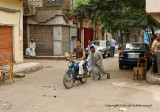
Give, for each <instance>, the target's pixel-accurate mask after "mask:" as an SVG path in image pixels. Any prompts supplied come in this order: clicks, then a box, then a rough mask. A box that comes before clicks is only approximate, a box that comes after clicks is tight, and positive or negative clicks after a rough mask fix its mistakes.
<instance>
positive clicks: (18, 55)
mask: <svg viewBox="0 0 160 112" xmlns="http://www.w3.org/2000/svg"><path fill="white" fill-rule="evenodd" d="M11 61H13V62H16V63H21V62H23V1H22V0H1V1H0V64H6V63H8V62H11Z"/></svg>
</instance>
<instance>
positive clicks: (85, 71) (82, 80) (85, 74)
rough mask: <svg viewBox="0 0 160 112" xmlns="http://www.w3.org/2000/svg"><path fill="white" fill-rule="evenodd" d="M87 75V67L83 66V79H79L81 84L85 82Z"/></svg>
mask: <svg viewBox="0 0 160 112" xmlns="http://www.w3.org/2000/svg"><path fill="white" fill-rule="evenodd" d="M87 76H88V70H87V68H85V70H84V75H83V79H80V82H81V83H82V84H85V83H86V82H87Z"/></svg>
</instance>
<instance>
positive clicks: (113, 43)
mask: <svg viewBox="0 0 160 112" xmlns="http://www.w3.org/2000/svg"><path fill="white" fill-rule="evenodd" d="M109 42H111V57H114V53H115V46H116V43H117V42H116V41H115V40H114V39H110V40H109Z"/></svg>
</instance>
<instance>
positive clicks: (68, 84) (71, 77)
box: [63, 60, 88, 89]
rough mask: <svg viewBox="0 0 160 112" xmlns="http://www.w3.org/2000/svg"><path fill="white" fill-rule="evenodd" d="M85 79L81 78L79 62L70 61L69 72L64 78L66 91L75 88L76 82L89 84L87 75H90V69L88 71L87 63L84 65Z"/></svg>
mask: <svg viewBox="0 0 160 112" xmlns="http://www.w3.org/2000/svg"><path fill="white" fill-rule="evenodd" d="M83 70H84V74H83V78H81V76H80V74H79V60H74V61H72V60H69V64H68V70H67V71H66V73H65V75H64V77H63V84H64V86H65V88H66V89H70V88H72V87H73V85H74V83H75V81H78V82H79V81H80V82H81V83H82V84H85V83H86V82H87V75H88V69H87V62H85V63H84V64H83Z"/></svg>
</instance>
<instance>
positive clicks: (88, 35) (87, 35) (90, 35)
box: [84, 28, 93, 48]
mask: <svg viewBox="0 0 160 112" xmlns="http://www.w3.org/2000/svg"><path fill="white" fill-rule="evenodd" d="M88 39H91V40H93V29H90V28H85V29H84V48H87V46H88Z"/></svg>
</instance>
